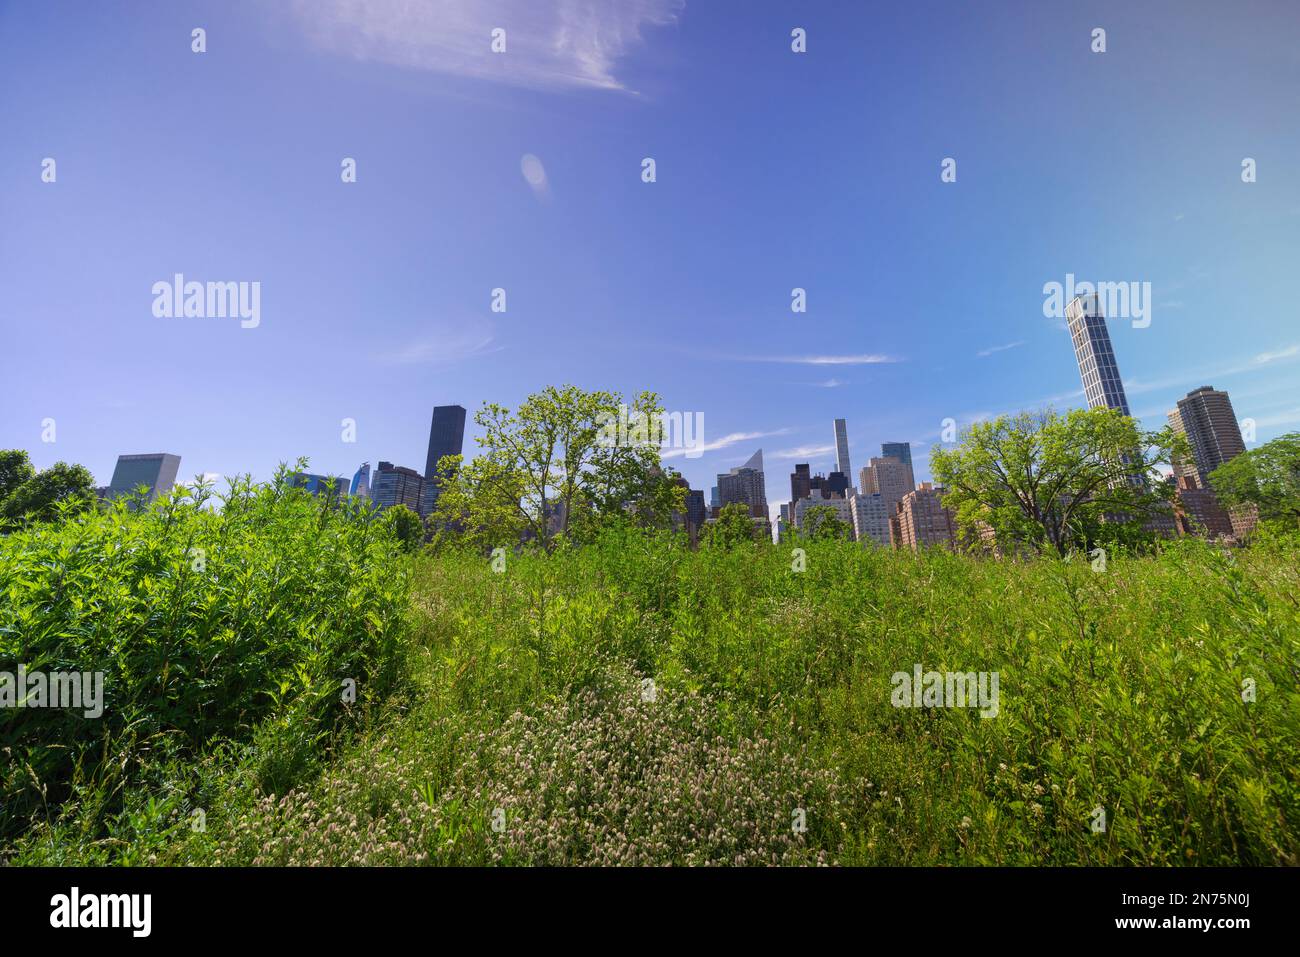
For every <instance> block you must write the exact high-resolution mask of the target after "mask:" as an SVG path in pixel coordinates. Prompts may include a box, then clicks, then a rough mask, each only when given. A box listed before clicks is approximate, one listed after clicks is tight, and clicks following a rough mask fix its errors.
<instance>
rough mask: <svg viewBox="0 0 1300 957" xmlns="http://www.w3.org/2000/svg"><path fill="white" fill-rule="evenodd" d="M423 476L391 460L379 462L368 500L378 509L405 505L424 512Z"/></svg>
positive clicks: (420, 512)
mask: <svg viewBox="0 0 1300 957" xmlns="http://www.w3.org/2000/svg"><path fill="white" fill-rule="evenodd" d="M424 486H425V481H424V476H423V475H421V474H420V473H419V472H417V471H416V470H415V469H408V468H406V467H404V466H401V465H394V464H393V463H392V462H380V463H379V469H378V470H377V471H376V472H375V474H374V481H373V482H372V484H371V486H370V500H371V501H372V502H374V503H375V506H376V507H377V508H379V509H385V508H392V507H393V506H394V505H405V506H406V507H407V508H409V509H410V510H411V511H412V512H416V513H419V514H424V513H423V511H422V509H423V508H424Z"/></svg>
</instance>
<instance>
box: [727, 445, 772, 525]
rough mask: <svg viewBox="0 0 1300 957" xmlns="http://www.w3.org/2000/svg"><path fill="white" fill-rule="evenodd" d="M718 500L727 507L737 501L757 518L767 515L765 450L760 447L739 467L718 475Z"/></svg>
mask: <svg viewBox="0 0 1300 957" xmlns="http://www.w3.org/2000/svg"><path fill="white" fill-rule="evenodd" d="M717 487H718V500H719V503H720V504H721V505H722V506H723V507H725V506H727V505H731V504H733V503H736V502H740V503H743V504H744V505H747V506H748V507H749V514H750V515H752V516H754V517H755V518H764V519H766V518H767V517H768V515H767V488H766V485H765V481H764V477H763V450H762V449H759V450H758V451H757V452H755V453H754V454H753V455H752V456H750V458H749V461H748V462H746V463H745V464H744V465H742V466H740V467H739V468H734V469H732V470H731V471H730V472H728V473H726V474H725V475H724V474H720V475H718V486H717Z"/></svg>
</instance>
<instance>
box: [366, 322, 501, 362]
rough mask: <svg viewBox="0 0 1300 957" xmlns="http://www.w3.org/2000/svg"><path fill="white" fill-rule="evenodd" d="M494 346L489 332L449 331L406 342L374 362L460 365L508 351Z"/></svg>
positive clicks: (378, 356)
mask: <svg viewBox="0 0 1300 957" xmlns="http://www.w3.org/2000/svg"><path fill="white" fill-rule="evenodd" d="M495 342H496V340H495V338H494V336H493V334H492V331H491V330H490V329H478V330H452V329H446V330H442V331H441V332H439V333H435V334H433V335H430V336H428V337H426V338H423V339H416V340H413V341H411V342H407V343H405V344H403V345H401V346H398V347H397V348H395V349H391V350H389V351H387V352H381V353H379V354H378V355H376V356H375V361H377V362H380V363H382V364H384V365H423V364H426V363H439V362H460V361H462V360H465V359H473V358H475V357H476V356H484V355H489V354H491V353H493V352H500V351H501V350H502V349H504V348H505V347H504V346H500V345H496V344H495Z"/></svg>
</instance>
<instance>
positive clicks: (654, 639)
mask: <svg viewBox="0 0 1300 957" xmlns="http://www.w3.org/2000/svg"><path fill="white" fill-rule="evenodd" d="M123 521H127V522H128V523H129V520H126V519H124V520H123ZM362 527H364V526H362ZM141 534H142V535H143V534H144V533H141ZM153 534H154V533H150V535H153ZM276 534H277V536H279V535H283V536H285V537H286V538H289V539H291V540H297V539H295V538H294V534H296V533H293V532H292V531H285V530H282V531H279V532H277V533H276ZM349 534H360V533H359V532H356V531H352V532H349ZM251 537H252V538H253V539H256V538H257V536H256V535H253V536H251ZM8 547H12V546H7V545H0V556H3V554H4V550H5V549H6V548H8ZM247 547H249V548H252V547H254V544H253V543H252V542H251V541H250V542H249V543H248V544H247ZM262 547H267V548H269V547H271V546H270V545H266V544H263V546H262ZM276 547H285V546H276ZM302 547H303V549H304V553H303V554H304V555H309V554H311V553H312V550H313V548H317V547H319V546H314V545H312V544H310V543H309V542H307V543H303V545H302ZM805 547H806V548H807V567H806V571H803V572H802V573H795V572H792V571H791V555H790V550H789V548H786V547H770V546H755V547H753V548H750V547H748V546H746V547H743V548H740V549H736V550H733V551H721V550H718V551H714V550H708V549H705V550H701V551H698V552H691V551H689V550H688V549H686V548H684V547H682V545H681V544H680V543H679V542H677V541H675V540H673V539H670V538H668V537H662V536H650V535H642V534H637V533H622V532H614V533H611V534H609V535H607V536H605V537H604V538H602V539H601V540H600V541H599V542H598V543H596V544H595V545H592V546H588V547H584V548H581V549H571V550H561V551H560V552H557V553H556V554H554V555H552V556H549V557H545V556H539V555H519V556H515V555H512V556H510V557H509V559H508V560H507V564H506V569H505V571H504V572H503V573H500V574H497V573H494V572H493V571H492V569H491V565H490V562H489V561H488V559H487V558H485V557H481V556H478V555H463V554H454V553H452V554H443V555H439V556H437V557H433V556H428V555H419V556H414V557H406V558H403V557H400V556H398V555H397V554H396V553H395V551H394V549H395V546H394V545H393V544H392V543H391V542H387V543H386V544H385V545H384V546H383V548H385V549H388V552H386V553H385V555H384V557H383V559H382V562H379V561H378V560H377V559H376V562H377V563H376V564H373V565H371V566H369V567H368V574H369V575H370V576H371V578H369V579H367V580H368V581H370V582H371V587H373V588H376V589H379V590H380V592H381V593H382V590H383V588H384V587H385V585H389V584H391V587H392V588H394V589H398V585H397V584H396V583H397V582H400V581H407V580H409V589H410V591H409V604H407V605H405V606H404V607H405V612H404V621H402V623H401V625H400V627H399V624H398V623H397V622H395V621H394V620H393V619H392V618H386V619H384V622H385V624H384V629H385V633H386V634H391V635H394V636H396V635H399V634H400V635H401V639H400V641H399V640H397V639H396V638H394V642H393V644H392V645H391V646H385V647H383V648H370V649H369V650H368V651H366V652H365V658H366V660H367V661H368V662H369V667H371V668H378V667H381V666H383V665H384V663H388V664H389V665H391V666H392V667H394V668H397V669H398V670H400V671H401V672H402V674H404V675H405V679H406V680H405V683H404V684H402V685H401V687H400V690H398V691H397V692H396V693H393V694H391V695H388V696H387V698H386V700H385V701H384V702H383V704H382V706H380V703H379V702H375V705H374V707H372V708H371V709H369V711H368V712H367V713H366V714H365V715H363V716H361V720H360V722H359V723H357V724H355V725H354V726H353V728H354V730H353V731H351V732H349V733H347V734H338V733H335V734H333V735H331V736H330V737H328V738H327V739H321V740H318V741H317V740H313V741H309V742H308V743H306V744H303V743H302V742H299V746H298V750H302V749H303V748H305V749H306V750H307V751H308V752H310V753H311V754H313V755H316V759H315V760H314V761H313V762H312V763H311V764H310V766H309V767H307V768H305V769H299V770H298V771H297V772H296V773H292V774H284V775H279V776H277V775H267V774H265V773H262V771H261V770H259V769H261V768H262V767H264V766H265V765H266V764H267V763H268V762H270V763H274V762H275V761H287V762H288V763H289V764H292V763H293V762H292V761H289V760H288V759H287V758H285V757H283V755H285V754H290V755H292V754H294V753H297V752H296V751H295V748H294V746H293V743H292V742H293V739H294V735H295V734H298V735H299V736H300V737H301V736H302V735H304V734H305V735H308V737H310V733H309V731H308V730H304V729H311V728H316V727H319V725H318V724H315V723H307V724H304V723H303V721H302V719H301V717H300V716H297V714H296V712H295V711H294V710H293V709H292V708H283V707H279V706H277V705H276V702H275V701H274V700H273V696H271V697H268V694H269V692H268V693H264V694H263V695H261V696H260V697H257V696H255V699H254V700H258V701H262V702H263V703H264V705H265V707H264V708H262V709H261V710H259V711H257V712H256V713H253V712H248V713H245V714H244V715H243V717H242V718H241V719H240V721H237V722H235V726H234V727H232V728H231V729H230V732H229V734H227V730H226V728H225V726H223V725H220V724H214V722H215V715H213V716H209V717H205V719H204V724H203V725H202V727H204V728H205V729H209V731H211V730H213V729H214V728H219V729H220V733H219V734H215V733H214V734H209V736H208V737H207V738H206V740H207V744H203V742H202V741H201V740H199V739H198V738H195V737H193V736H192V737H191V739H189V740H190V746H191V749H190V750H187V751H186V752H185V753H184V755H182V757H181V758H179V759H173V760H169V761H168V762H165V763H163V764H162V765H157V766H156V765H154V764H152V763H151V762H150V760H149V759H147V758H141V762H142V765H143V766H144V767H145V768H153V769H154V770H153V772H152V773H151V774H145V775H143V776H142V777H141V778H140V780H139V782H138V783H136V784H133V785H132V787H131V788H129V789H128V790H127V791H126V792H125V793H124V795H123V806H124V808H125V810H124V811H123V813H122V814H120V815H119V816H118V817H117V818H114V819H113V822H112V827H111V828H110V829H109V832H108V833H107V834H106V835H105V834H101V833H98V832H95V833H91V832H90V831H87V832H85V833H77V832H74V831H72V830H69V829H68V828H67V827H66V826H65V827H60V826H57V825H51V824H48V823H44V822H43V821H42V820H40V819H39V818H38V819H36V823H35V825H34V826H33V827H31V828H30V829H29V830H28V832H27V833H26V834H25V835H23V836H22V837H21V838H19V839H17V840H16V841H15V843H14V846H13V850H12V852H11V856H12V858H13V860H14V861H15V862H17V863H36V862H50V861H84V860H92V861H116V862H127V863H134V862H138V861H156V862H160V863H216V864H248V863H267V864H313V863H315V864H348V863H358V864H362V863H392V864H406V863H410V864H421V863H439V864H485V863H507V864H511V863H539V864H541V863H551V864H577V863H677V864H701V863H719V864H731V863H743V864H751V863H820V862H828V863H829V862H834V863H840V864H915V865H924V864H954V865H956V864H965V865H980V864H1105V865H1116V864H1152V865H1210V864H1226V865H1239V864H1296V863H1297V862H1300V837H1298V836H1297V826H1298V824H1300V784H1298V782H1297V776H1298V775H1300V680H1298V675H1300V605H1298V604H1297V599H1296V597H1295V596H1296V595H1297V594H1300V561H1297V559H1300V545H1298V544H1297V542H1296V541H1295V540H1294V539H1291V540H1289V541H1288V540H1286V539H1282V540H1278V541H1272V542H1269V541H1264V542H1261V543H1260V544H1259V545H1258V546H1256V547H1253V548H1251V549H1246V550H1238V551H1235V552H1230V553H1229V552H1224V551H1221V550H1219V549H1217V548H1214V547H1211V546H1208V545H1205V544H1204V543H1201V542H1198V541H1183V542H1178V543H1174V544H1172V545H1169V546H1167V547H1165V548H1164V549H1163V550H1162V551H1161V552H1160V553H1159V554H1158V555H1154V556H1144V557H1138V556H1134V557H1129V556H1124V555H1112V556H1110V559H1109V561H1108V563H1107V567H1106V570H1105V571H1104V572H1094V571H1092V569H1091V568H1090V566H1089V564H1088V563H1086V562H1074V563H1062V562H1058V561H1056V560H1051V559H1041V560H1034V561H1025V562H1011V561H995V560H987V559H983V560H982V559H977V558H972V557H967V556H962V555H954V554H950V553H947V552H942V551H936V552H931V553H925V554H919V555H918V554H912V553H906V552H892V551H883V550H875V549H863V548H860V547H858V546H855V545H853V544H852V543H842V542H824V543H815V544H811V545H807V546H805ZM302 560H303V561H305V560H306V559H302ZM4 561H6V560H5V559H4V558H3V557H0V569H3V568H12V565H5V564H2V563H3V562H4ZM9 561H12V560H11V559H10V560H9ZM258 564H259V565H260V564H262V563H261V562H259V563H258ZM327 564H328V563H327ZM25 574H28V575H30V574H38V572H36V571H34V570H33V567H32V566H28V567H27V569H26V571H25ZM337 574H338V575H342V574H343V573H342V572H341V571H339V572H337ZM0 580H3V579H0ZM328 580H334V579H328ZM339 580H341V579H339ZM10 587H12V586H10ZM283 587H284V589H285V593H286V595H287V594H289V593H293V592H295V589H296V588H297V587H299V586H294V587H293V588H290V587H289V586H287V585H286V586H283ZM392 597H393V601H396V595H394V596H392ZM281 600H282V601H283V600H289V599H287V598H286V597H282V598H281ZM403 600H405V598H403ZM336 604H337V603H335V602H334V601H333V600H332V598H331V597H330V596H329V595H327V594H326V593H325V592H318V593H317V596H316V598H314V599H308V598H303V599H302V600H301V601H300V602H298V603H297V604H295V605H294V606H293V608H292V609H285V614H286V616H287V617H286V618H285V619H284V621H285V622H286V624H285V625H284V631H283V632H282V633H281V637H280V638H279V639H277V641H276V643H275V644H276V646H277V647H282V648H283V649H284V651H285V654H289V653H290V650H291V649H293V648H294V647H295V641H297V640H298V639H297V637H296V636H295V634H294V632H293V627H292V625H291V623H292V622H294V621H298V620H300V619H299V618H298V617H295V616H301V615H303V614H307V612H306V611H305V610H306V609H308V608H312V607H315V608H318V609H320V610H325V609H333V610H332V611H330V612H329V613H330V614H335V613H341V612H338V610H337V608H336ZM162 607H167V605H166V603H165V602H163V605H162ZM385 607H389V606H387V605H386V606H385ZM237 608H238V606H231V611H230V615H229V616H228V618H227V620H235V618H236V617H237V611H236V609H237ZM196 618H197V620H202V616H201V615H199V616H196ZM132 620H134V621H146V622H147V621H149V620H151V619H149V618H147V617H146V616H144V615H143V612H142V613H141V614H140V615H138V616H137V617H136V618H133V619H132ZM311 620H316V621H317V622H318V624H319V619H311ZM347 620H349V621H354V620H353V619H352V618H348V619H347ZM354 624H355V621H354ZM142 627H143V626H142ZM390 629H391V630H390ZM309 631H310V629H309ZM362 631H364V629H362ZM315 633H316V634H317V638H316V639H315V640H316V641H317V642H319V641H321V640H322V638H321V635H320V631H319V629H318V630H317V631H316V632H315ZM360 633H361V632H358V631H356V630H354V631H353V632H352V633H351V634H352V635H353V637H354V639H355V638H356V636H357V635H359V634H360ZM0 634H5V635H9V634H11V632H0ZM187 634H188V633H187ZM194 634H195V635H196V636H197V635H199V633H198V632H195V633H194ZM151 635H152V637H151V638H150V640H151V641H154V642H157V641H158V640H160V639H159V638H158V635H157V633H156V631H155V632H151ZM63 640H66V638H65V639H63ZM204 640H207V639H204ZM51 641H53V644H52V647H56V648H57V647H61V645H60V644H59V643H58V641H54V640H53V639H51ZM336 644H337V642H336ZM342 645H343V646H344V647H347V643H346V642H343V643H342ZM357 653H358V654H360V653H361V652H357ZM65 657H66V658H69V659H71V658H73V657H76V660H81V659H80V657H77V656H72V655H71V654H66V655H65ZM196 657H197V658H198V659H200V660H201V658H202V656H196ZM290 657H291V656H290ZM161 660H162V659H161V658H159V657H158V653H157V652H155V653H154V654H153V656H152V657H151V658H150V659H149V661H150V662H152V667H153V673H154V674H155V679H156V675H157V672H158V668H159V665H160V662H161ZM260 660H262V659H259V658H256V657H254V658H249V659H248V660H247V661H246V662H245V664H246V665H247V666H248V667H249V668H251V669H253V670H252V671H251V672H250V673H248V674H247V675H246V678H245V680H247V681H254V680H257V677H258V673H257V672H256V670H255V665H256V663H257V662H258V661H260ZM284 660H286V661H287V660H289V659H284ZM916 663H920V664H921V665H922V666H923V667H924V669H925V670H935V671H960V672H970V671H975V672H979V671H996V672H998V673H999V675H1000V711H999V714H998V715H997V716H996V717H993V718H981V717H980V716H979V714H978V712H976V711H974V710H969V709H942V708H937V709H911V708H895V707H893V706H892V705H891V701H890V697H891V691H892V686H891V683H890V676H891V675H892V674H893V673H894V672H896V671H903V672H908V673H910V672H911V671H912V668H913V665H914V664H916ZM349 667H353V666H349ZM284 669H285V665H284V663H283V662H282V663H281V664H280V665H279V666H278V670H277V674H283V673H285V670H284ZM345 670H346V669H345ZM147 673H148V672H147V671H142V674H147ZM325 673H329V674H333V675H335V676H337V675H338V674H340V673H341V672H340V671H339V669H338V668H335V667H332V666H331V667H329V668H325ZM647 678H648V679H652V680H653V682H654V688H653V694H652V695H648V696H649V697H652V698H653V700H645V699H646V698H647V688H648V686H646V685H644V684H643V680H644V679H647ZM1247 679H1249V681H1250V682H1253V687H1254V700H1253V701H1246V700H1243V682H1247ZM276 680H278V679H276ZM261 681H262V684H263V685H264V686H266V687H269V688H274V687H275V681H274V680H270V679H265V678H263V679H261ZM222 687H231V685H223V686H222ZM154 700H157V701H158V706H159V707H162V706H164V705H167V706H168V707H169V708H170V709H171V710H168V711H166V712H164V714H165V715H166V716H167V717H166V721H165V722H163V723H166V724H169V725H170V724H171V723H175V722H182V723H185V722H186V716H185V714H184V713H183V710H180V708H181V706H180V704H179V703H177V704H171V703H170V702H168V700H167V699H166V698H157V699H154ZM217 713H225V712H224V711H222V709H217ZM155 720H158V719H157V718H155ZM241 722H242V723H241ZM186 726H187V727H193V721H192V720H190V721H189V722H188V723H187V724H186ZM331 727H332V726H331ZM199 737H200V738H201V737H202V736H199ZM170 793H176V794H184V795H185V799H184V800H185V801H187V802H189V803H188V804H186V805H185V806H186V807H189V806H191V805H196V804H197V805H201V806H202V807H204V808H205V811H206V824H207V826H206V829H205V830H203V831H201V832H198V831H195V830H194V829H193V828H191V827H189V826H187V825H186V821H185V818H184V817H183V816H178V815H177V814H176V813H174V810H169V806H168V805H166V804H165V803H164V802H165V801H166V796H167V795H168V794H170ZM150 801H154V802H160V803H158V805H157V806H156V807H154V808H153V810H151V805H150V803H149V802H150ZM74 804H75V801H74ZM1098 807H1100V808H1103V809H1104V810H1105V814H1106V821H1107V827H1106V830H1105V831H1104V832H1101V833H1097V832H1094V830H1093V829H1092V828H1091V827H1090V823H1091V822H1092V821H1093V812H1094V809H1095V808H1098ZM498 809H499V813H498ZM68 813H69V814H70V815H71V818H72V819H73V820H81V818H82V817H83V816H84V815H82V814H80V812H78V813H73V812H71V811H69V812H68ZM801 815H802V816H801ZM494 819H495V820H496V822H497V823H498V826H499V829H494V828H493V822H494ZM798 823H802V824H804V825H805V826H804V827H795V826H794V825H795V824H798Z"/></svg>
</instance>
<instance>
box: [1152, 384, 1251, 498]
mask: <svg viewBox="0 0 1300 957" xmlns="http://www.w3.org/2000/svg"><path fill="white" fill-rule="evenodd" d="M1169 424H1170V425H1172V426H1173V427H1174V430H1175V431H1177V432H1181V433H1183V434H1184V435H1186V436H1187V442H1188V444H1189V445H1190V446H1191V447H1192V459H1191V460H1190V461H1186V462H1175V463H1174V472H1175V474H1177V475H1179V476H1192V475H1194V476H1196V478H1197V484H1198V485H1199V487H1200V488H1203V489H1209V488H1210V473H1211V472H1213V471H1214V470H1215V469H1217V468H1218V467H1219V466H1220V465H1222V464H1223V463H1224V462H1226V461H1228V460H1229V459H1231V458H1233V457H1234V456H1237V455H1240V454H1241V453H1242V452H1244V451H1246V443H1245V442H1243V441H1242V439H1241V428H1240V426H1238V425H1237V414H1236V413H1235V412H1234V411H1233V409H1232V400H1231V399H1229V398H1228V393H1226V392H1221V391H1219V390H1218V389H1215V388H1213V387H1212V386H1208V385H1204V386H1201V387H1200V388H1199V389H1193V390H1192V391H1191V392H1189V393H1187V395H1186V397H1185V398H1182V399H1179V400H1178V407H1177V408H1175V409H1171V410H1170V411H1169Z"/></svg>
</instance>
